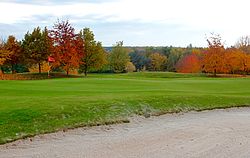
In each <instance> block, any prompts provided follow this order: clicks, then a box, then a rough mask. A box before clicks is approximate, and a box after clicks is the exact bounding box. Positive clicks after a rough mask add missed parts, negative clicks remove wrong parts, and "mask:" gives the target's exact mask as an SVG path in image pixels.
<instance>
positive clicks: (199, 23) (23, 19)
mask: <svg viewBox="0 0 250 158" xmlns="http://www.w3.org/2000/svg"><path fill="white" fill-rule="evenodd" d="M46 4H47V3H45V4H44V5H38V4H27V3H26V4H20V3H11V2H0V6H1V9H0V23H3V24H15V23H32V20H34V17H35V16H48V18H45V19H43V21H42V22H43V23H46V22H47V23H48V25H51V23H53V22H54V21H55V19H54V18H55V17H57V18H63V17H68V16H70V17H73V19H70V20H72V21H73V22H74V23H77V21H81V20H82V21H88V22H95V23H100V22H101V23H104V22H108V23H115V22H130V23H133V22H136V23H138V22H139V23H154V24H159V25H162V27H166V26H167V25H178V26H182V29H183V30H182V31H186V32H188V31H190V32H193V31H195V30H197V31H208V32H204V34H205V33H209V32H213V31H214V32H218V33H221V34H222V36H225V37H227V38H228V39H229V41H230V42H231V41H232V39H233V38H235V39H234V40H236V38H238V36H241V35H244V34H249V33H250V21H249V20H248V15H249V9H248V6H249V4H250V2H249V1H248V0H219V1H218V0H117V1H107V2H105V1H103V3H90V2H88V3H86V2H85V3H80V2H75V3H73V2H72V3H70V4H56V3H55V4H53V5H52V4H50V5H46ZM48 4H49V3H48ZM74 18H75V19H74ZM135 27H136V26H135ZM166 31H169V32H171V30H166ZM140 34H143V32H140ZM204 34H202V35H201V36H202V37H203V36H204ZM190 36H192V34H190ZM231 43H232V42H231Z"/></svg>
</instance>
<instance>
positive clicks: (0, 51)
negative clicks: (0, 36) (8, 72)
mask: <svg viewBox="0 0 250 158" xmlns="http://www.w3.org/2000/svg"><path fill="white" fill-rule="evenodd" d="M10 54H11V52H10V51H8V50H6V49H5V43H4V42H3V41H0V68H1V69H0V74H1V73H4V71H3V67H2V66H3V65H4V64H5V62H6V60H8V59H9V57H10Z"/></svg>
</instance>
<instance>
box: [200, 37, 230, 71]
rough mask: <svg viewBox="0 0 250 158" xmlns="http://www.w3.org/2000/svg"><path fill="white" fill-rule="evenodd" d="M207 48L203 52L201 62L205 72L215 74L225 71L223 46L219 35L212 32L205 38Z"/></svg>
mask: <svg viewBox="0 0 250 158" xmlns="http://www.w3.org/2000/svg"><path fill="white" fill-rule="evenodd" d="M207 42H208V50H207V51H206V52H205V55H204V58H203V61H202V64H203V69H204V71H205V72H210V73H213V75H214V76H216V74H217V73H219V72H220V73H223V72H225V71H226V66H225V65H226V63H225V62H226V61H225V48H224V45H223V44H222V41H221V37H220V35H215V34H212V36H211V37H210V38H208V39H207Z"/></svg>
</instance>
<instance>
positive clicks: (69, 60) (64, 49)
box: [49, 21, 84, 75]
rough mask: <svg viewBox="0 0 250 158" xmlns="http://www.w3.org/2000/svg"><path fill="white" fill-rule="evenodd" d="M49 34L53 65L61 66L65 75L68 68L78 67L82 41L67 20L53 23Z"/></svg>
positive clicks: (81, 55) (81, 54)
mask: <svg viewBox="0 0 250 158" xmlns="http://www.w3.org/2000/svg"><path fill="white" fill-rule="evenodd" d="M49 36H50V38H51V40H52V43H53V50H52V56H53V57H54V58H55V62H54V63H53V66H54V67H62V68H63V69H64V70H65V71H66V73H67V75H68V74H69V71H70V70H73V69H77V68H79V66H80V64H81V63H82V61H81V59H82V57H83V45H84V41H83V40H82V38H80V36H79V35H76V34H75V29H74V28H73V27H72V26H71V25H70V23H69V22H68V21H62V22H59V21H58V22H57V23H55V25H54V27H53V30H51V31H50V33H49Z"/></svg>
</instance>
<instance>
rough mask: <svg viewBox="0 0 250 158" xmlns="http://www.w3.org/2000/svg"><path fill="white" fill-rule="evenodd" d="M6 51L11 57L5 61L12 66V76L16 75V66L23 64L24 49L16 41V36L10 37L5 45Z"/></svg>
mask: <svg viewBox="0 0 250 158" xmlns="http://www.w3.org/2000/svg"><path fill="white" fill-rule="evenodd" d="M4 47H5V50H7V51H8V52H9V57H8V58H7V60H6V61H5V63H6V64H7V65H10V67H11V71H12V74H14V73H16V71H15V68H14V66H15V65H17V64H18V63H19V62H21V59H22V49H21V44H20V43H19V42H18V41H17V40H16V38H15V37H14V36H9V37H8V39H7V42H6V43H5V45H4Z"/></svg>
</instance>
